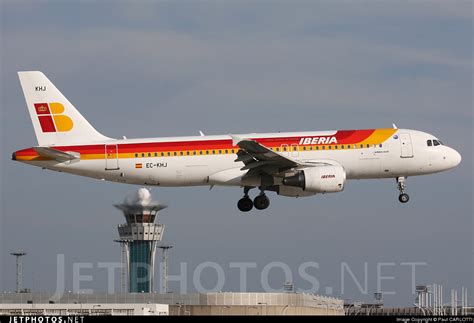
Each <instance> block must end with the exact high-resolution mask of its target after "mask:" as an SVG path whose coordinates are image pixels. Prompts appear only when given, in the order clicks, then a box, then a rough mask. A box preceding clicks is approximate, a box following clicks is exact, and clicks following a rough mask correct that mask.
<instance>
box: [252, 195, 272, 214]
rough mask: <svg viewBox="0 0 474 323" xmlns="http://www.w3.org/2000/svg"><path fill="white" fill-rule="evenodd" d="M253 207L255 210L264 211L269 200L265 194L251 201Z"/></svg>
mask: <svg viewBox="0 0 474 323" xmlns="http://www.w3.org/2000/svg"><path fill="white" fill-rule="evenodd" d="M253 205H254V206H255V208H256V209H257V210H265V209H266V208H267V207H268V206H269V205H270V200H269V199H268V197H267V196H266V195H265V194H261V195H259V196H257V197H256V198H255V199H254V200H253Z"/></svg>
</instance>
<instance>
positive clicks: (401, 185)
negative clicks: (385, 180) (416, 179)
mask: <svg viewBox="0 0 474 323" xmlns="http://www.w3.org/2000/svg"><path fill="white" fill-rule="evenodd" d="M395 180H396V181H397V188H398V191H399V192H400V195H399V196H398V200H399V201H400V202H401V203H407V202H408V201H409V200H410V197H409V196H408V194H406V193H405V180H406V177H397V178H396V179H395Z"/></svg>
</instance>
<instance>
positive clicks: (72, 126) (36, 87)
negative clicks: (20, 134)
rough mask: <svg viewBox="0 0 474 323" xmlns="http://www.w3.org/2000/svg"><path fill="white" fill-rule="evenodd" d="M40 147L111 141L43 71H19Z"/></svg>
mask: <svg viewBox="0 0 474 323" xmlns="http://www.w3.org/2000/svg"><path fill="white" fill-rule="evenodd" d="M18 76H19V77H20V83H21V87H22V89H23V94H24V95H25V99H26V104H27V105H28V111H29V113H30V117H31V121H32V122H33V127H34V129H35V133H36V138H37V139H38V144H39V145H40V146H57V145H69V144H77V143H86V142H95V141H104V140H109V139H110V138H108V137H105V136H103V135H102V134H100V133H99V132H98V131H97V130H95V129H94V127H92V126H91V124H90V123H89V122H87V120H86V119H85V118H84V117H83V116H82V115H81V114H80V113H79V111H77V110H76V108H74V106H73V105H72V104H71V103H70V102H69V101H68V99H66V97H64V95H62V94H61V92H59V90H58V89H57V88H56V87H55V86H54V85H53V83H51V81H50V80H48V78H47V77H46V76H45V75H44V74H43V73H41V72H18Z"/></svg>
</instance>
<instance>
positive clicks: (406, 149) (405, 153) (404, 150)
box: [399, 133, 413, 158]
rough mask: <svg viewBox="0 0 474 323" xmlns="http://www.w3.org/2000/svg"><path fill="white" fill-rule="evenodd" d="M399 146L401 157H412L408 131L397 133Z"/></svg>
mask: <svg viewBox="0 0 474 323" xmlns="http://www.w3.org/2000/svg"><path fill="white" fill-rule="evenodd" d="M399 137H400V138H399V140H400V147H401V155H400V157H401V158H412V157H413V144H412V142H411V137H410V134H409V133H401V134H400V135H399Z"/></svg>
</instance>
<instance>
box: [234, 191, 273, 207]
mask: <svg viewBox="0 0 474 323" xmlns="http://www.w3.org/2000/svg"><path fill="white" fill-rule="evenodd" d="M251 188H252V187H248V186H246V187H245V188H244V197H242V198H241V199H240V200H239V202H238V203H237V207H238V208H239V210H240V211H242V212H249V211H250V210H252V208H253V207H254V206H255V208H256V209H257V210H265V209H266V208H267V207H268V206H269V205H270V200H269V199H268V197H267V195H266V194H265V191H264V190H263V189H260V194H259V195H258V196H257V197H255V199H254V200H253V202H252V200H251V199H250V197H249V191H250V189H251Z"/></svg>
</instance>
